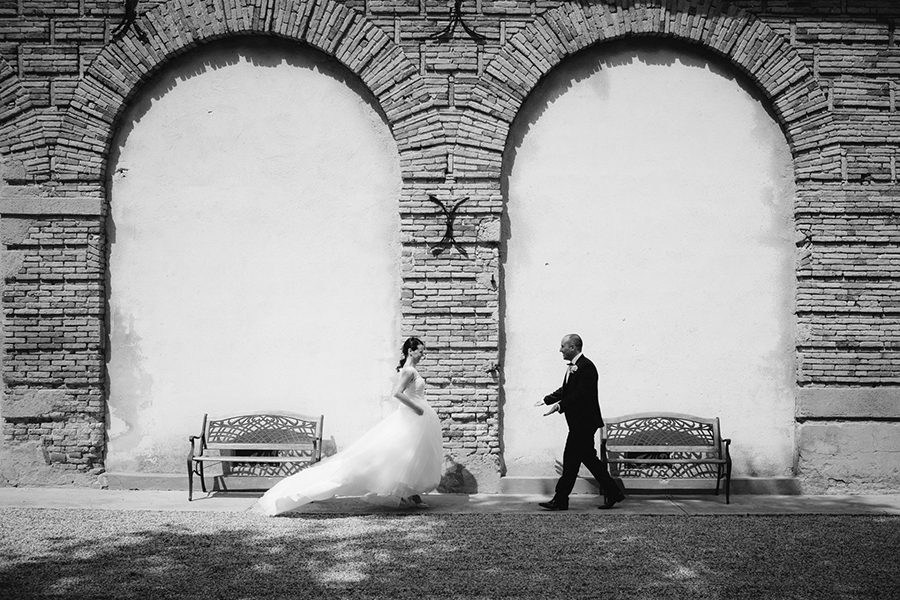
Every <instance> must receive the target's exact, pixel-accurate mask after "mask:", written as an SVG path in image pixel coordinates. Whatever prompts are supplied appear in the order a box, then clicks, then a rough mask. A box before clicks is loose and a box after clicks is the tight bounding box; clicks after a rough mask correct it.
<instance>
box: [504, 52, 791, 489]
mask: <svg viewBox="0 0 900 600" xmlns="http://www.w3.org/2000/svg"><path fill="white" fill-rule="evenodd" d="M663 97H664V98H665V100H666V110H665V111H657V110H655V103H656V102H657V100H658V99H659V98H663ZM504 183H505V185H504V188H503V189H504V195H505V197H506V202H507V204H506V207H505V208H506V209H505V215H506V221H505V230H504V236H503V237H504V246H503V250H504V251H503V257H504V262H503V302H504V310H503V313H502V320H503V328H504V333H505V343H504V345H503V348H502V352H503V362H504V371H503V373H504V377H505V381H504V388H503V390H504V398H505V404H504V428H503V439H504V449H505V453H504V458H505V460H506V465H507V469H508V471H507V474H508V476H511V477H522V476H525V477H527V476H540V475H549V473H548V472H547V471H548V470H549V467H550V465H552V464H553V460H554V458H557V453H558V451H559V445H558V440H559V439H560V436H564V435H565V433H564V432H565V424H564V422H563V420H562V419H544V420H538V421H535V419H536V418H537V417H538V416H539V415H535V410H534V409H533V408H531V403H532V401H533V396H534V394H535V391H536V390H541V389H542V387H547V388H550V389H553V388H554V387H555V386H556V385H558V383H559V382H558V380H557V377H561V374H560V371H561V365H559V364H558V363H559V355H558V354H557V353H556V351H555V350H556V347H557V346H556V345H557V344H558V342H559V338H561V337H562V335H563V334H564V333H567V332H571V331H575V332H578V333H580V334H581V335H583V336H584V337H585V343H586V346H585V353H586V354H587V355H588V356H589V357H590V358H592V359H593V360H594V361H595V363H596V364H597V366H598V368H599V369H600V371H601V380H600V382H599V389H600V393H601V398H602V406H603V410H604V414H605V415H606V416H615V415H624V414H628V413H635V412H654V411H668V412H680V413H688V414H695V415H717V416H719V417H720V418H721V419H722V421H723V424H724V425H723V426H724V427H726V428H727V429H728V430H729V433H728V435H729V437H731V438H732V440H733V446H732V448H733V452H734V454H735V472H736V473H738V474H739V475H747V474H750V473H752V474H754V475H758V476H763V475H764V476H768V477H783V476H787V475H789V474H790V472H791V468H792V466H793V448H794V445H793V440H794V437H793V435H794V419H793V416H794V410H795V409H794V387H795V381H796V361H795V346H796V340H795V334H794V331H795V316H794V313H795V295H796V294H795V289H796V275H795V245H794V240H795V236H794V219H793V207H794V197H795V194H796V190H795V187H794V181H793V164H792V159H791V155H790V151H789V148H788V145H787V142H786V140H785V137H784V134H783V132H782V131H781V129H780V128H779V126H778V124H777V122H776V121H775V119H774V118H773V115H772V114H771V111H770V110H768V107H767V105H766V103H765V101H764V99H763V98H761V96H760V94H759V93H758V92H757V91H756V90H755V88H754V86H753V84H752V83H750V82H748V81H746V79H745V78H744V77H741V76H740V75H739V74H738V73H736V72H735V71H734V69H733V68H731V67H730V66H729V65H727V63H723V62H722V61H720V60H718V59H717V57H715V56H711V55H710V53H709V52H703V51H702V50H700V49H699V48H697V47H695V46H689V45H686V44H681V43H676V42H672V41H668V42H661V41H646V40H623V41H622V42H620V43H607V44H602V45H597V46H592V47H590V48H588V49H586V50H585V51H584V52H583V53H581V54H579V55H578V56H576V57H572V58H571V59H569V60H567V61H565V62H564V63H562V64H561V65H560V66H559V67H558V68H557V69H556V70H554V72H553V73H551V74H550V75H549V76H548V77H547V78H545V79H544V80H543V81H542V82H541V84H540V85H539V86H538V88H536V90H535V92H534V93H533V94H532V95H531V96H530V97H529V99H528V101H527V102H526V104H525V105H524V107H523V110H522V112H521V114H520V115H519V118H518V119H517V120H516V122H515V123H514V125H513V128H512V133H511V140H510V143H509V145H508V148H507V155H506V161H505V162H504ZM534 428H539V431H542V432H544V434H542V435H540V436H538V438H539V439H537V440H536V439H535V435H534ZM554 439H555V440H557V442H556V443H554V442H553V440H554Z"/></svg>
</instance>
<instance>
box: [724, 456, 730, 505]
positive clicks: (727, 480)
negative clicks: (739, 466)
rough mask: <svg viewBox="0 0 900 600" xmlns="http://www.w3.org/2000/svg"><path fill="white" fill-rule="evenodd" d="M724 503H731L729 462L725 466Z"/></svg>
mask: <svg viewBox="0 0 900 600" xmlns="http://www.w3.org/2000/svg"><path fill="white" fill-rule="evenodd" d="M725 504H731V463H728V464H727V465H726V466H725Z"/></svg>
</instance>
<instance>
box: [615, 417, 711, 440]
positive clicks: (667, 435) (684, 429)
mask: <svg viewBox="0 0 900 600" xmlns="http://www.w3.org/2000/svg"><path fill="white" fill-rule="evenodd" d="M604 429H605V433H606V435H605V438H606V440H607V445H608V446H710V447H718V444H719V419H717V418H716V419H703V418H700V417H692V416H690V415H682V414H677V413H664V414H663V413H660V414H637V415H627V416H624V417H618V418H616V419H608V420H606V425H605V427H604Z"/></svg>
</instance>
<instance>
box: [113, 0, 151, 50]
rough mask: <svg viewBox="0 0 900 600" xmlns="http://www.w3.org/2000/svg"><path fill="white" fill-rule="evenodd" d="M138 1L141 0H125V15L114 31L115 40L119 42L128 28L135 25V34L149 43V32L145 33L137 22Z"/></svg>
mask: <svg viewBox="0 0 900 600" xmlns="http://www.w3.org/2000/svg"><path fill="white" fill-rule="evenodd" d="M138 1H139V0H125V17H124V18H123V19H122V22H121V23H119V24H118V25H117V26H116V28H115V30H114V31H113V32H112V39H113V41H114V42H118V41H119V40H120V39H122V37H123V36H124V35H125V33H126V32H127V31H128V28H129V27H131V26H132V25H134V33H135V35H137V36H138V39H139V40H141V41H142V42H144V43H145V44H146V43H147V41H148V40H147V34H146V33H144V31H143V30H142V29H141V28H140V26H139V25H138V24H137V23H136V20H137V5H138Z"/></svg>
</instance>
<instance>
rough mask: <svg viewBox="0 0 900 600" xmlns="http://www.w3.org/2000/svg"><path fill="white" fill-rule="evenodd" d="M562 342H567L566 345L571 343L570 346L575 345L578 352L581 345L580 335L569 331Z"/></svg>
mask: <svg viewBox="0 0 900 600" xmlns="http://www.w3.org/2000/svg"><path fill="white" fill-rule="evenodd" d="M563 344H567V345H568V344H571V345H572V346H575V348H576V349H577V350H578V351H579V352H581V347H582V342H581V336H580V335H578V334H577V333H570V334H569V335H567V336H566V337H564V338H563Z"/></svg>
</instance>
